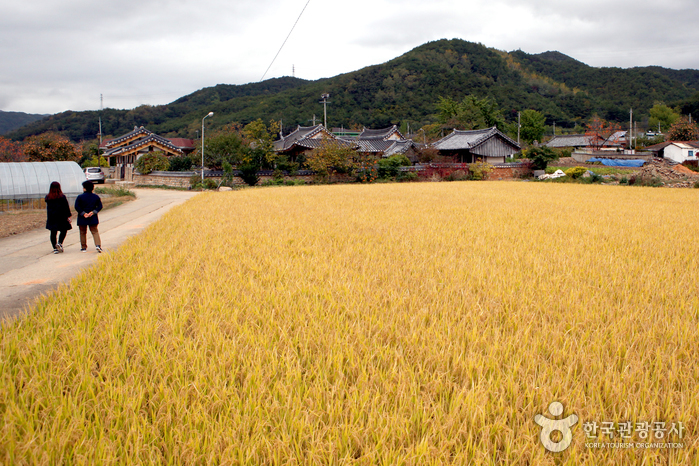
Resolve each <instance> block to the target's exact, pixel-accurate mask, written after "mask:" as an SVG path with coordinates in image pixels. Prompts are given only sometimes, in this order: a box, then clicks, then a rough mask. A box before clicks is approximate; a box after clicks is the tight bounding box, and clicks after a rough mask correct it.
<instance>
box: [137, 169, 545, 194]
mask: <svg viewBox="0 0 699 466" xmlns="http://www.w3.org/2000/svg"><path fill="white" fill-rule="evenodd" d="M430 166H434V167H436V168H439V169H440V171H443V172H445V173H447V172H452V171H455V170H468V165H467V164H430ZM434 167H433V168H434ZM427 168H428V167H427V166H413V167H403V168H402V169H401V171H414V172H420V171H424V170H426V169H427ZM199 174H200V173H197V172H153V173H150V174H148V175H141V174H139V173H138V172H134V173H133V176H132V181H133V183H135V184H136V186H138V185H142V186H169V187H172V188H181V189H188V188H189V187H190V179H191V178H192V176H193V175H199ZM531 174H532V170H531V167H530V166H529V164H527V163H503V164H497V165H494V168H493V171H492V172H491V173H490V175H489V176H488V179H489V180H516V179H521V178H527V177H529V176H531ZM204 177H205V179H207V180H214V181H215V182H216V184H218V183H220V182H221V177H222V172H209V173H207V172H204ZM259 178H260V181H259V182H258V186H260V185H264V184H266V183H269V182H270V181H273V180H274V176H273V175H272V172H271V171H263V172H260V173H259ZM284 181H293V182H295V183H298V182H299V181H302V182H304V183H306V184H310V183H313V182H314V181H315V177H314V175H313V174H312V173H311V172H308V171H305V172H302V173H301V174H299V175H296V176H288V175H285V176H284ZM352 182H354V178H353V177H349V176H346V175H337V174H336V175H334V176H333V183H352ZM233 185H234V186H245V183H244V182H243V180H242V179H240V178H239V177H237V176H235V177H233Z"/></svg>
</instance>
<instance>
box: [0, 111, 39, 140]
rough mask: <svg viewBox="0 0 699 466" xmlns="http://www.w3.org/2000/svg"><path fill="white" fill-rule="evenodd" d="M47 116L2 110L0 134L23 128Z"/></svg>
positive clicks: (0, 113)
mask: <svg viewBox="0 0 699 466" xmlns="http://www.w3.org/2000/svg"><path fill="white" fill-rule="evenodd" d="M45 116H46V115H33V114H31V113H22V112H3V111H2V110H0V135H3V134H5V133H9V132H10V131H13V130H16V129H18V128H21V127H22V126H24V125H26V124H27V123H31V122H33V121H37V120H41V119H42V118H44V117H45Z"/></svg>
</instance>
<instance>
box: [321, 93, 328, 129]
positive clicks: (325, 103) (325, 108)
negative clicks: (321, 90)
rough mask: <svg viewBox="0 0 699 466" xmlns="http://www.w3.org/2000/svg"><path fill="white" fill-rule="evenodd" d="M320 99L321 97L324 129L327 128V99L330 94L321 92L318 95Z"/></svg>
mask: <svg viewBox="0 0 699 466" xmlns="http://www.w3.org/2000/svg"><path fill="white" fill-rule="evenodd" d="M320 98H321V99H323V101H322V104H323V114H324V116H325V118H324V120H323V121H324V125H325V129H328V103H330V102H328V99H329V98H330V94H322V95H321V96H320Z"/></svg>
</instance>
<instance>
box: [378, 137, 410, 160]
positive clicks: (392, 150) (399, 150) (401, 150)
mask: <svg viewBox="0 0 699 466" xmlns="http://www.w3.org/2000/svg"><path fill="white" fill-rule="evenodd" d="M414 145H415V143H414V142H413V141H411V140H410V139H406V140H404V141H394V142H393V144H392V145H391V147H389V148H388V150H386V152H384V153H383V156H384V157H390V156H392V155H396V154H405V153H406V152H408V150H410V148H411V147H413V146H414Z"/></svg>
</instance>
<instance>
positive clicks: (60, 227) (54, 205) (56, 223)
mask: <svg viewBox="0 0 699 466" xmlns="http://www.w3.org/2000/svg"><path fill="white" fill-rule="evenodd" d="M44 200H45V201H46V229H47V230H50V231H51V246H53V253H54V254H58V253H60V252H63V241H65V239H66V235H67V234H68V230H71V229H72V228H73V227H72V226H71V224H70V217H71V216H72V215H73V214H72V213H71V212H70V205H68V199H66V196H65V195H64V194H63V191H61V184H60V183H59V182H58V181H54V182H53V183H51V187H50V188H49V193H48V194H47V195H46V197H45V198H44ZM59 232H60V236H59V237H58V241H56V234H57V233H59Z"/></svg>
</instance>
